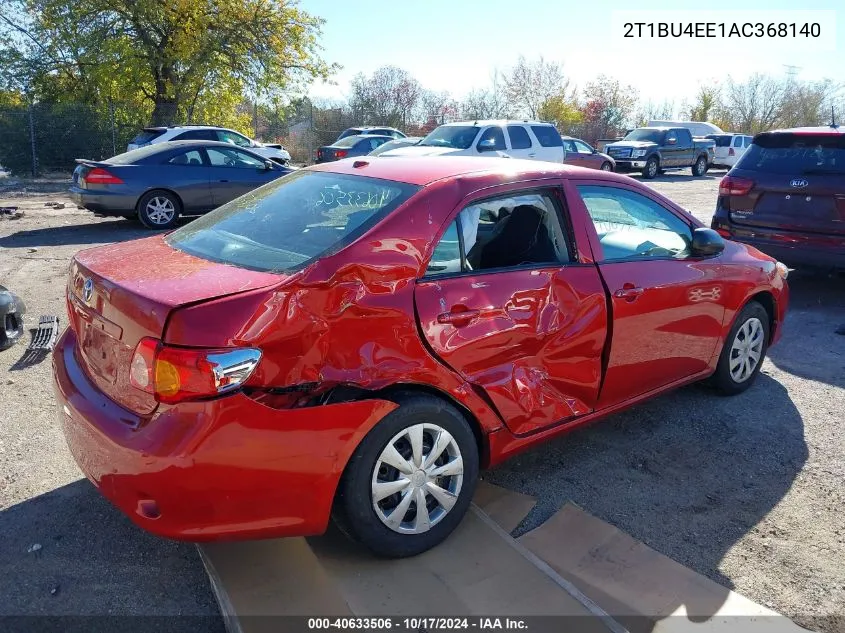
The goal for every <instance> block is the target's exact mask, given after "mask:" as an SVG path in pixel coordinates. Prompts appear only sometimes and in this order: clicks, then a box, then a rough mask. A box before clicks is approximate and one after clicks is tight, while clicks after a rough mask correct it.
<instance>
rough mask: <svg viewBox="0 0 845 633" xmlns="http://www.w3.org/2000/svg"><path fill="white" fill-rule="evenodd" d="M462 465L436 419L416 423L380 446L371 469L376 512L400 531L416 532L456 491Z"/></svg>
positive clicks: (434, 519) (447, 506) (442, 511)
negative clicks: (434, 420) (382, 446)
mask: <svg viewBox="0 0 845 633" xmlns="http://www.w3.org/2000/svg"><path fill="white" fill-rule="evenodd" d="M463 476H464V464H463V458H462V456H461V450H460V448H459V447H458V443H457V441H456V440H455V438H454V437H453V436H452V435H451V434H450V433H449V432H448V431H447V430H446V429H444V428H442V427H440V426H438V425H436V424H428V423H423V424H415V425H413V426H409V427H407V428H405V429H403V430H402V431H400V432H399V433H397V434H396V435H394V436H393V438H392V439H391V440H390V441H389V442H388V443H387V446H385V447H384V450H382V452H381V454H380V455H379V457H378V459H377V460H376V463H375V467H374V469H373V477H372V486H371V491H372V503H373V509H374V510H375V512H376V515H377V516H378V518H379V519H380V520H381V522H382V523H384V524H385V525H386V526H387V527H388V528H390V529H391V530H393V531H394V532H399V533H400V534H421V533H423V532H427V531H428V530H430V529H431V528H432V527H433V526H434V525H436V524H437V523H439V522H440V521H441V520H442V519H443V518H444V517H445V516H446V515H447V514H448V513H449V511H450V510H451V509H452V507H453V506H454V505H455V502H456V501H457V500H458V497H459V495H460V493H461V487H462V485H463Z"/></svg>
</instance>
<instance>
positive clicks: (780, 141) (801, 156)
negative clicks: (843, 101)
mask: <svg viewBox="0 0 845 633" xmlns="http://www.w3.org/2000/svg"><path fill="white" fill-rule="evenodd" d="M737 168H738V169H744V170H746V171H762V172H769V173H774V174H794V175H802V174H837V175H845V135H841V134H763V135H760V136H758V137H757V138H756V139H755V140H754V142H753V143H752V144H751V146H750V147H749V148H748V150H747V151H746V152H745V153H743V155H742V158H741V159H740V160H739V162H738V163H737Z"/></svg>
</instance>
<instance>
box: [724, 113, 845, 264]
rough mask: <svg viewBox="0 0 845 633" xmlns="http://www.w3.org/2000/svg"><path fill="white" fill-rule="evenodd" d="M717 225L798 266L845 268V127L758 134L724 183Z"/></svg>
mask: <svg viewBox="0 0 845 633" xmlns="http://www.w3.org/2000/svg"><path fill="white" fill-rule="evenodd" d="M711 226H712V228H713V229H715V230H716V231H718V232H719V233H721V234H722V235H723V236H725V237H728V238H730V239H733V240H736V241H738V242H743V243H745V244H750V245H752V246H755V247H757V248H758V249H760V250H761V251H763V252H764V253H766V254H767V255H770V256H772V257H774V258H776V259H778V260H780V261H781V262H783V263H784V264H786V265H787V266H790V267H792V268H823V269H826V270H836V269H839V270H845V130H842V129H840V128H839V127H836V126H833V125H832V126H830V127H809V128H793V129H788V130H775V131H773V132H764V133H762V134H758V135H757V136H755V137H754V141H753V143H752V144H751V147H749V148H748V150H747V151H746V152H745V154H743V155H742V157H741V158H740V159H739V162H738V163H737V164H736V165H735V166H734V168H733V169H731V170H730V171H729V172H728V174H727V176H725V177H724V178H723V179H722V182H721V183H720V185H719V199H718V202H717V205H716V213H715V215H714V216H713V221H712V223H711Z"/></svg>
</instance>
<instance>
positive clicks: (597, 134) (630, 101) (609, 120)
mask: <svg viewBox="0 0 845 633" xmlns="http://www.w3.org/2000/svg"><path fill="white" fill-rule="evenodd" d="M636 105H637V93H636V91H635V90H634V89H633V88H632V87H631V86H622V85H621V84H620V83H619V81H618V80H616V79H613V78H611V77H607V76H605V75H599V76H598V78H596V80H595V81H592V82H590V83H588V84H587V85H586V87H585V88H584V109H583V112H584V122H585V135H586V136H587V137H588V138H589V139H590V140H592V141H595V140H597V139H599V138H606V137H608V136H611V135H616V134H618V133H619V132H621V131H623V130H624V128H625V125H626V124H627V123H629V122H632V119H633V115H634V108H635V107H636Z"/></svg>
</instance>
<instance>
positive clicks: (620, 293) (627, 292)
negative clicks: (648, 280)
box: [613, 283, 644, 302]
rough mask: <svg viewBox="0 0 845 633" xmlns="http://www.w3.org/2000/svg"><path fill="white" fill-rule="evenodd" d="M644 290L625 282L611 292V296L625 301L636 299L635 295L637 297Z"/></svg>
mask: <svg viewBox="0 0 845 633" xmlns="http://www.w3.org/2000/svg"><path fill="white" fill-rule="evenodd" d="M643 292H644V290H643V289H642V288H640V287H638V286H635V285H634V284H630V283H628V284H625V285H623V286H622V287H621V288H620V289H619V290H617V291H616V292H614V293H613V296H614V297H616V298H617V299H624V300H625V301H628V302H631V301H636V299H637V297H639V296H640V295H641V294H642V293H643Z"/></svg>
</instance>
